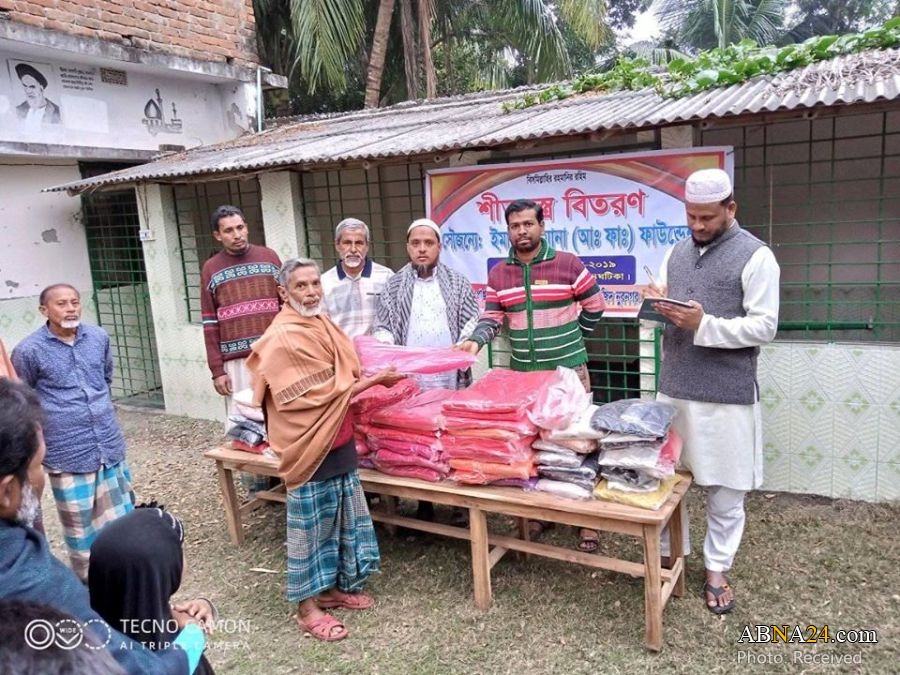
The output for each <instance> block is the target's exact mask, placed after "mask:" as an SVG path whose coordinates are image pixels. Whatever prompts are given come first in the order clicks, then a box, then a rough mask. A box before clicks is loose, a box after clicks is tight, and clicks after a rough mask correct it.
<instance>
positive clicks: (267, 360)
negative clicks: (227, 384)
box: [247, 304, 359, 490]
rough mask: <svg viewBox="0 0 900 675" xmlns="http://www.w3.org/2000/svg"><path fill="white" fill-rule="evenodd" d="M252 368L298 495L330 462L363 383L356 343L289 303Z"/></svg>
mask: <svg viewBox="0 0 900 675" xmlns="http://www.w3.org/2000/svg"><path fill="white" fill-rule="evenodd" d="M247 368H248V369H249V370H250V372H251V373H252V374H253V399H254V403H256V404H258V405H264V406H265V410H266V427H267V430H268V435H269V445H270V446H271V447H272V450H273V451H274V452H275V453H276V454H277V455H278V457H279V460H280V466H279V473H280V474H281V477H282V478H283V479H284V481H285V483H286V485H287V488H288V489H289V490H294V489H296V488H298V487H300V486H301V485H303V484H304V483H305V482H306V481H308V480H309V479H310V477H311V476H312V475H313V474H314V473H315V471H316V469H317V468H318V467H319V465H320V464H321V463H322V460H323V459H325V456H326V455H327V454H328V452H329V451H330V450H331V448H332V444H333V443H334V440H335V438H336V437H337V434H338V431H339V430H340V427H341V424H342V423H343V421H344V417H345V416H346V414H347V411H348V409H349V407H350V398H351V396H352V391H353V385H354V384H355V383H356V381H357V379H358V378H359V360H358V359H357V356H356V352H355V351H354V349H353V343H352V342H351V341H350V338H348V337H347V336H346V335H345V334H344V333H343V331H341V329H340V328H338V327H337V326H336V325H335V324H334V323H333V322H332V321H331V319H329V318H328V317H327V316H325V315H324V314H323V315H319V316H314V317H304V316H301V315H300V314H299V313H298V312H296V311H295V310H294V309H293V308H292V307H291V306H290V305H288V304H285V305H284V306H283V307H282V308H281V311H279V313H278V314H277V315H276V317H275V319H274V320H273V321H272V323H271V324H270V325H269V327H268V328H267V329H266V332H265V333H264V334H263V336H262V337H261V338H259V340H257V341H256V342H254V343H253V346H252V347H251V353H250V356H249V357H248V359H247Z"/></svg>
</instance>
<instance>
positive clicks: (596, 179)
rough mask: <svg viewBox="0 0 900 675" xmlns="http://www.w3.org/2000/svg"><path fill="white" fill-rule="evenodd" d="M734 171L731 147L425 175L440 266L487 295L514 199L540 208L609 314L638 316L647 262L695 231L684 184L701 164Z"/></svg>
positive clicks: (653, 264)
mask: <svg viewBox="0 0 900 675" xmlns="http://www.w3.org/2000/svg"><path fill="white" fill-rule="evenodd" d="M708 168H721V169H724V170H725V171H727V172H728V174H729V175H731V176H733V175H734V151H733V149H732V148H730V147H704V148H693V149H685V150H660V151H654V152H641V153H629V154H621V155H606V156H604V157H589V158H579V159H565V160H554V161H539V162H520V163H511V164H493V165H482V166H467V167H459V168H452V169H437V170H434V171H429V172H428V175H427V178H426V185H425V200H426V202H425V203H426V210H427V211H428V213H429V217H430V218H431V219H432V220H434V221H435V222H436V223H437V224H438V225H440V226H441V229H442V231H443V235H442V242H441V243H442V250H441V262H443V263H445V264H447V265H449V266H450V267H452V268H453V269H455V270H457V271H459V272H461V273H463V274H465V275H466V276H468V278H469V279H471V280H472V285H473V287H474V288H475V292H476V294H477V295H478V297H479V300H483V297H484V287H485V283H486V282H487V274H488V270H489V269H490V268H491V267H493V266H494V265H496V264H497V263H498V262H500V261H502V260H505V259H506V257H507V255H508V253H509V237H508V235H507V230H506V220H505V218H504V215H503V214H504V210H505V209H506V206H507V205H508V204H509V203H510V202H512V201H514V200H516V199H531V200H533V201H535V202H537V203H539V204H540V205H541V206H542V207H543V209H544V226H545V230H544V236H545V237H546V239H547V241H548V242H549V243H550V246H552V247H553V248H555V249H557V250H560V251H569V252H571V253H574V254H575V255H577V256H579V257H580V258H581V259H582V261H583V262H584V265H585V267H587V269H588V270H590V271H591V272H592V273H593V274H594V276H595V277H596V278H597V283H598V284H600V287H601V289H602V291H603V296H604V298H605V299H606V304H607V311H606V315H607V316H620V317H632V316H636V315H637V312H638V307H639V306H640V304H641V293H640V291H641V289H642V288H643V287H644V286H645V285H647V284H648V283H649V279H648V278H647V273H646V272H645V271H644V267H645V266H646V267H649V268H650V270H652V271H653V273H654V274H655V273H656V270H657V269H659V266H660V264H661V263H662V260H663V256H664V255H665V253H666V251H667V250H668V249H669V248H671V247H672V246H673V245H674V244H675V243H676V242H678V241H680V240H682V239H685V238H687V237H689V236H691V233H690V230H689V229H688V227H687V224H686V219H685V214H684V204H683V202H682V197H683V195H684V181H685V179H686V178H687V177H688V176H689V175H690V174H691V173H693V172H694V171H696V170H698V169H708Z"/></svg>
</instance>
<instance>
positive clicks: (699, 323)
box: [650, 169, 780, 614]
mask: <svg viewBox="0 0 900 675" xmlns="http://www.w3.org/2000/svg"><path fill="white" fill-rule="evenodd" d="M684 209H685V214H686V217H687V226H688V227H689V228H690V230H691V239H685V240H682V241H680V242H678V243H677V244H675V246H674V247H673V248H672V249H670V251H669V252H668V253H667V254H666V256H665V258H664V259H663V262H662V266H661V268H660V270H659V275H658V277H657V281H656V283H655V286H654V287H651V290H650V294H654V293H658V294H660V295H665V296H667V297H670V298H673V299H675V300H683V301H687V302H689V303H690V307H688V308H684V307H680V306H677V305H671V304H667V303H657V304H656V308H657V309H658V311H659V312H660V314H663V315H664V316H666V318H668V319H669V321H671V324H669V323H667V324H666V326H665V332H664V334H663V359H662V364H661V367H660V376H659V393H658V394H657V400H659V401H664V402H666V403H670V404H672V405H674V406H675V407H676V408H677V409H678V414H677V415H676V417H675V421H674V423H673V424H674V426H675V428H676V430H677V431H678V432H679V433H680V434H681V436H682V438H683V439H684V450H683V452H682V457H681V463H682V465H683V466H684V468H686V469H688V470H689V471H691V473H692V474H693V476H694V482H695V483H696V484H697V485H701V486H703V487H705V489H706V538H705V540H704V543H703V561H704V567H705V569H706V585H705V587H704V591H705V597H706V605H707V608H708V609H709V611H711V612H713V613H715V614H725V613H726V612H730V611H731V610H732V609H733V608H734V606H735V599H734V590H733V588H732V587H731V584H730V582H729V580H728V578H727V577H726V576H725V573H726V572H727V571H728V570H730V569H731V566H732V563H733V561H734V558H735V555H736V554H737V550H738V547H739V546H740V543H741V536H742V535H743V532H744V495H745V494H746V492H747V491H748V490H752V489H755V488H758V487H759V486H760V484H761V483H762V460H763V457H762V429H761V423H760V408H759V385H758V383H757V379H756V361H757V356H758V354H759V347H760V345H763V344H766V343H768V342H771V341H772V339H773V338H774V337H775V331H776V329H777V327H778V281H779V277H780V270H779V267H778V263H777V262H776V260H775V256H774V255H773V253H772V251H771V249H770V248H769V247H768V246H767V245H766V244H765V242H763V241H760V240H759V239H757V238H756V237H755V236H753V235H752V234H750V233H749V232H748V231H747V230H744V229H743V228H741V226H740V225H738V222H737V220H736V219H735V213H736V211H737V204H736V203H735V201H734V194H733V188H732V183H731V179H730V177H729V176H728V174H727V173H726V172H725V171H722V170H721V169H702V170H700V171H695V172H694V173H692V174H691V175H690V176H688V178H687V180H686V181H685V184H684ZM684 533H685V542H684V550H685V551H688V550H689V546H688V538H687V521H686V520H685V523H684ZM667 534H668V533H666V535H667ZM662 548H663V556H664V557H666V556H668V553H669V542H668V537H667V536H664V540H663V547H662Z"/></svg>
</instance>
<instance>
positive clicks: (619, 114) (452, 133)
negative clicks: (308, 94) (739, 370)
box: [48, 49, 900, 192]
mask: <svg viewBox="0 0 900 675" xmlns="http://www.w3.org/2000/svg"><path fill="white" fill-rule="evenodd" d="M534 90H536V89H532V91H534ZM525 91H527V90H522V89H519V90H507V91H503V92H491V93H486V94H474V95H468V96H460V97H454V98H446V99H437V100H433V101H424V102H407V103H402V104H398V105H395V106H392V107H389V108H381V109H376V110H363V111H356V112H349V113H340V114H333V115H325V116H315V117H301V118H293V119H282V120H274V125H275V126H274V127H273V128H271V129H269V130H267V131H264V132H263V133H261V134H253V135H247V136H243V137H241V138H238V139H236V140H233V141H228V142H225V143H219V144H216V145H210V146H204V147H200V148H195V149H192V150H188V151H186V152H182V153H178V154H175V155H170V156H167V157H163V158H161V159H158V160H156V161H153V162H150V163H148V164H142V165H140V166H135V167H131V168H128V169H123V170H121V171H115V172H113V173H108V174H104V175H102V176H97V177H95V178H88V179H85V180H80V181H76V182H73V183H66V184H65V185H59V186H56V187H52V188H48V190H50V191H53V190H70V191H72V192H81V191H84V190H89V189H93V188H97V187H101V186H109V185H117V184H123V183H135V182H168V181H173V180H178V179H180V178H186V177H188V176H210V177H215V176H216V175H217V174H234V173H241V172H254V171H265V170H271V169H273V168H277V167H284V166H302V167H304V168H310V167H325V166H327V165H333V164H338V163H343V162H361V161H364V160H378V159H385V158H391V157H404V156H421V155H428V154H431V153H435V154H442V153H446V152H448V151H460V150H468V149H479V148H489V147H494V146H499V145H505V144H509V143H514V142H517V141H523V140H533V139H540V138H550V137H558V136H566V135H575V134H584V133H590V132H596V131H603V130H615V129H636V128H642V127H655V126H660V125H666V124H673V123H679V122H689V121H692V120H702V119H708V118H721V117H730V116H735V115H743V114H748V113H750V114H752V113H764V112H774V111H777V110H792V109H799V108H811V107H814V106H821V105H824V106H831V105H839V104H852V103H862V102H864V103H871V102H874V101H878V100H888V101H892V100H895V99H897V98H898V96H900V50H896V49H891V50H880V51H869V52H863V53H860V54H854V55H849V56H841V57H837V58H835V59H832V60H829V61H822V62H819V63H817V64H813V65H810V66H807V67H806V68H802V69H798V70H793V71H789V72H785V73H779V74H778V75H774V76H762V77H757V78H754V79H752V80H748V81H747V82H744V83H741V84H736V85H732V86H730V87H724V88H718V89H710V90H708V91H704V92H701V93H699V94H694V95H692V96H688V97H685V98H681V99H670V98H662V97H661V96H659V95H658V94H657V93H656V92H655V91H653V90H651V89H645V90H641V91H635V92H615V93H611V94H597V93H591V94H584V95H579V96H573V97H571V98H568V99H565V100H563V101H557V102H553V103H545V104H540V105H536V106H532V107H530V108H525V109H522V110H515V111H512V112H509V113H505V112H503V109H502V104H503V103H504V102H506V101H513V100H515V99H516V98H517V97H520V96H522V94H523V93H524V92H525Z"/></svg>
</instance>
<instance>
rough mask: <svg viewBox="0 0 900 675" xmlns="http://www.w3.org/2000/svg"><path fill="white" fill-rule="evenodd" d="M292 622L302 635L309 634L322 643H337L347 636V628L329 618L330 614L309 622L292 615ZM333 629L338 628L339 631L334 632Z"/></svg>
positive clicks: (331, 617)
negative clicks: (295, 623)
mask: <svg viewBox="0 0 900 675" xmlns="http://www.w3.org/2000/svg"><path fill="white" fill-rule="evenodd" d="M294 621H296V622H297V625H298V626H300V630H302V631H303V632H304V633H309V634H310V635H312V636H313V637H314V638H316V640H322V641H323V642H337V641H338V640H343V639H344V638H345V637H347V635H349V632H348V631H347V627H346V626H345V625H344V624H342V623H341V622H340V621H338V620H337V619H335V618H334V617H333V616H331V614H323V615H322V616H320V617H319V618H318V619H313V620H312V621H309V622H307V621H304V620H303V619H301V618H300V617H299V616H297V615H296V614H294ZM335 628H339V629H340V630H338V631H337V632H335V631H334V629H335Z"/></svg>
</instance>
